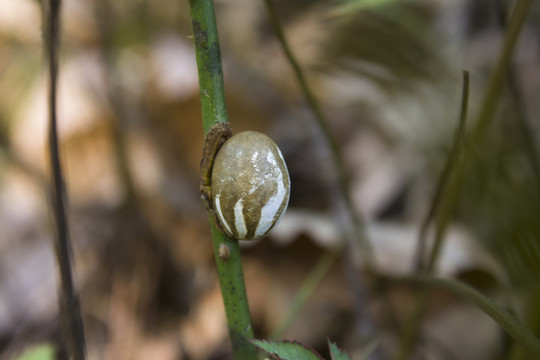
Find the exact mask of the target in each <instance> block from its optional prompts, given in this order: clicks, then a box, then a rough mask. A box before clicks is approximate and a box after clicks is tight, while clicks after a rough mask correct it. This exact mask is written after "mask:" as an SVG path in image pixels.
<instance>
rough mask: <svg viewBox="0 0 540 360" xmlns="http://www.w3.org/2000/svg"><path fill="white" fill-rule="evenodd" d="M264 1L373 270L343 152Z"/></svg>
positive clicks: (266, 0)
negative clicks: (330, 160)
mask: <svg viewBox="0 0 540 360" xmlns="http://www.w3.org/2000/svg"><path fill="white" fill-rule="evenodd" d="M264 3H265V5H266V9H267V11H268V15H269V16H270V23H271V25H272V28H273V29H274V32H275V34H276V36H277V38H278V40H279V42H280V44H281V46H282V48H283V52H284V53H285V56H286V57H287V60H288V62H289V63H290V64H291V66H292V68H293V72H294V74H295V76H296V79H297V80H298V84H299V85H300V88H301V90H302V93H303V94H304V96H305V97H306V101H307V103H308V105H309V107H310V108H311V110H312V111H313V115H315V120H316V122H317V125H318V127H319V129H320V130H321V132H322V133H323V134H324V137H325V139H326V141H327V142H328V146H329V148H330V155H331V157H332V163H333V164H334V166H335V168H336V169H335V170H336V174H337V181H338V188H339V191H340V193H341V196H342V198H343V201H344V202H345V205H346V207H347V211H348V213H349V214H350V216H351V217H352V221H353V225H354V231H355V235H356V238H357V240H358V241H359V242H360V245H361V247H362V251H361V255H362V259H363V262H364V266H365V267H366V269H367V270H368V272H369V273H374V272H376V264H375V261H374V255H373V249H372V246H371V243H370V242H369V240H368V238H367V235H366V233H365V227H364V222H363V219H362V217H361V216H360V214H359V213H358V210H357V209H356V207H355V206H354V203H353V200H352V196H351V194H350V187H349V180H348V177H347V170H346V166H345V162H344V161H343V156H342V154H341V151H340V148H339V145H338V144H337V142H336V140H335V138H334V136H333V135H332V131H331V129H330V126H329V125H328V124H329V122H328V120H327V119H326V117H325V116H324V113H323V111H322V110H321V107H320V105H319V102H318V101H317V99H316V98H315V95H314V94H313V92H312V91H311V89H310V87H309V85H308V83H307V80H306V77H305V76H304V72H303V71H302V68H301V67H300V65H299V64H298V61H297V60H296V57H295V56H294V54H293V53H292V50H291V48H290V46H289V43H288V42H287V38H286V37H285V34H284V33H283V29H282V26H281V22H280V20H279V18H278V15H277V13H276V9H275V7H274V4H273V3H272V0H264Z"/></svg>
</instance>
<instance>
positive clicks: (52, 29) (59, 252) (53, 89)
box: [45, 0, 85, 360]
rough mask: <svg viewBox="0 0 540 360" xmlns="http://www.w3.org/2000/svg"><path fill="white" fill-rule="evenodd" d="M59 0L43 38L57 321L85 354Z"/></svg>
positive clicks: (71, 351) (54, 0) (77, 353)
mask: <svg viewBox="0 0 540 360" xmlns="http://www.w3.org/2000/svg"><path fill="white" fill-rule="evenodd" d="M60 6H61V2H60V0H50V1H49V9H48V10H49V12H48V16H46V17H45V18H46V19H47V20H48V21H47V26H46V34H45V39H46V42H47V54H48V60H49V76H50V78H49V156H50V166H51V173H52V183H53V184H52V189H51V192H52V204H53V208H54V215H55V216H54V217H55V221H56V242H55V251H56V258H57V261H58V266H59V270H60V281H61V291H60V323H61V327H62V333H63V336H64V339H66V340H67V344H66V345H67V348H68V357H72V358H73V359H75V360H83V359H84V358H85V339H84V328H83V323H82V317H81V310H80V306H79V300H78V297H77V295H76V293H75V289H74V286H73V275H72V272H71V261H70V242H69V241H70V240H69V227H68V219H67V213H66V203H67V200H66V191H65V188H64V179H63V175H62V166H61V163H60V156H59V145H58V131H57V117H56V103H57V98H56V93H57V78H58V48H59V41H60V40H59V38H60V36H59V34H60Z"/></svg>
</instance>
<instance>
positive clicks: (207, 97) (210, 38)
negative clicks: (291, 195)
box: [189, 0, 257, 360]
mask: <svg viewBox="0 0 540 360" xmlns="http://www.w3.org/2000/svg"><path fill="white" fill-rule="evenodd" d="M189 5H190V10H191V19H192V24H193V38H194V41H195V54H196V58H197V68H198V74H199V87H200V97H201V109H202V121H203V129H204V133H205V134H207V133H208V132H209V131H210V129H212V127H213V126H214V125H216V124H218V123H220V122H227V121H228V120H227V109H226V106H225V90H224V86H223V70H222V66H221V54H220V49H219V39H218V31H217V24H216V16H215V12H214V4H213V2H212V0H189ZM208 218H209V220H210V227H211V231H212V243H213V248H214V257H215V260H216V265H217V270H218V278H219V285H220V288H221V295H222V298H223V303H224V306H225V314H226V317H227V326H228V328H229V336H230V339H231V343H232V350H233V355H234V358H235V359H239V360H244V359H245V360H249V359H256V358H257V350H256V348H255V346H254V345H252V344H251V343H250V342H249V341H248V340H247V339H250V338H253V328H252V326H251V316H250V313H249V305H248V299H247V293H246V287H245V283H244V273H243V270H242V259H241V256H240V247H239V245H238V240H236V239H233V238H229V237H227V236H226V235H225V234H224V233H223V232H221V231H220V230H219V229H218V228H217V226H216V224H215V223H214V218H213V216H211V215H210V214H209V215H208ZM224 246H225V247H227V248H228V249H229V253H230V254H229V256H228V257H227V256H222V257H220V248H221V249H223V247H224Z"/></svg>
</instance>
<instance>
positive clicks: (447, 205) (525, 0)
mask: <svg viewBox="0 0 540 360" xmlns="http://www.w3.org/2000/svg"><path fill="white" fill-rule="evenodd" d="M531 3H532V0H518V2H517V3H516V6H515V8H514V11H513V13H512V17H511V19H510V23H509V26H508V29H507V31H506V34H505V38H504V43H503V47H502V49H501V52H500V54H499V57H498V59H497V63H496V65H495V68H494V70H493V73H492V75H491V77H490V80H489V84H488V89H487V92H486V94H485V96H484V98H483V101H482V105H481V107H480V111H479V113H478V116H477V119H476V122H475V123H474V128H473V129H472V131H471V133H470V135H468V136H467V137H466V140H465V143H464V145H463V146H461V147H460V148H461V150H460V151H457V152H456V153H455V154H453V155H454V156H455V160H452V161H451V164H450V169H449V171H448V173H447V176H448V180H447V181H446V183H447V185H446V186H445V189H444V190H443V191H442V195H441V199H440V205H439V206H438V209H437V214H436V227H437V229H436V239H435V244H434V246H433V248H432V249H431V254H430V258H429V260H428V264H427V269H426V271H427V273H430V272H431V271H432V270H433V269H434V268H435V264H436V262H437V259H438V256H439V253H440V250H441V248H442V238H443V235H444V232H445V231H446V227H447V226H448V224H449V221H450V218H451V216H452V214H453V213H454V211H455V208H456V205H457V199H458V197H459V192H460V189H461V184H462V182H463V177H464V172H465V167H466V164H467V162H468V161H470V159H471V157H472V156H474V154H475V152H476V151H477V149H479V148H480V147H481V145H482V142H483V141H484V139H485V135H486V130H487V128H488V126H489V125H490V123H491V122H492V121H493V115H494V114H495V111H496V110H497V108H498V100H499V98H500V94H501V89H502V86H503V84H504V80H505V79H506V76H507V72H508V68H509V66H508V65H509V63H510V58H511V56H512V53H513V50H514V47H515V45H516V42H517V39H518V37H519V33H520V31H521V29H522V27H523V24H524V23H525V19H526V18H527V14H528V12H529V9H530V6H531ZM426 302H427V295H426V294H425V293H424V294H420V295H419V297H418V303H417V305H416V307H415V311H414V313H413V315H412V317H411V321H410V322H409V324H408V327H407V331H406V333H405V336H403V337H402V339H401V342H400V346H399V350H398V353H397V359H399V360H403V359H406V358H407V357H408V356H409V354H410V352H411V350H412V346H413V344H414V341H415V339H416V334H417V332H418V328H419V323H420V320H421V317H422V314H423V308H424V307H425V304H426Z"/></svg>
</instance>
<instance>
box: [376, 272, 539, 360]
mask: <svg viewBox="0 0 540 360" xmlns="http://www.w3.org/2000/svg"><path fill="white" fill-rule="evenodd" d="M382 279H383V280H386V281H388V282H390V283H398V284H399V283H406V284H412V285H416V286H422V287H427V288H440V289H444V290H446V291H449V292H451V293H453V294H455V295H458V296H460V297H462V298H464V299H466V300H469V301H470V302H472V303H473V304H475V305H476V306H478V308H479V309H480V310H482V311H483V312H485V313H486V314H487V315H488V316H489V317H491V318H492V319H493V320H495V321H496V322H497V323H498V324H499V325H500V326H501V328H503V330H504V331H506V332H507V333H508V334H509V335H510V336H511V337H512V338H513V339H514V340H515V341H516V342H517V343H518V344H520V345H521V346H522V347H523V349H524V350H525V351H527V352H528V353H529V355H530V356H534V357H535V358H536V357H538V356H540V339H538V338H536V337H535V336H534V335H533V334H532V333H531V332H530V331H529V330H527V328H525V326H523V325H522V324H521V323H520V322H519V321H518V320H517V319H516V318H515V317H514V316H512V315H511V314H510V313H509V312H508V311H506V310H505V309H504V308H503V307H502V306H501V305H499V304H497V303H496V302H494V301H493V300H491V299H489V298H488V297H486V296H485V295H483V294H482V293H480V292H479V291H478V290H476V289H474V288H472V287H470V286H468V285H466V284H464V283H462V282H459V281H456V280H452V279H446V278H437V277H432V276H429V275H413V276H404V277H397V278H385V277H383V278H382Z"/></svg>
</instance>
